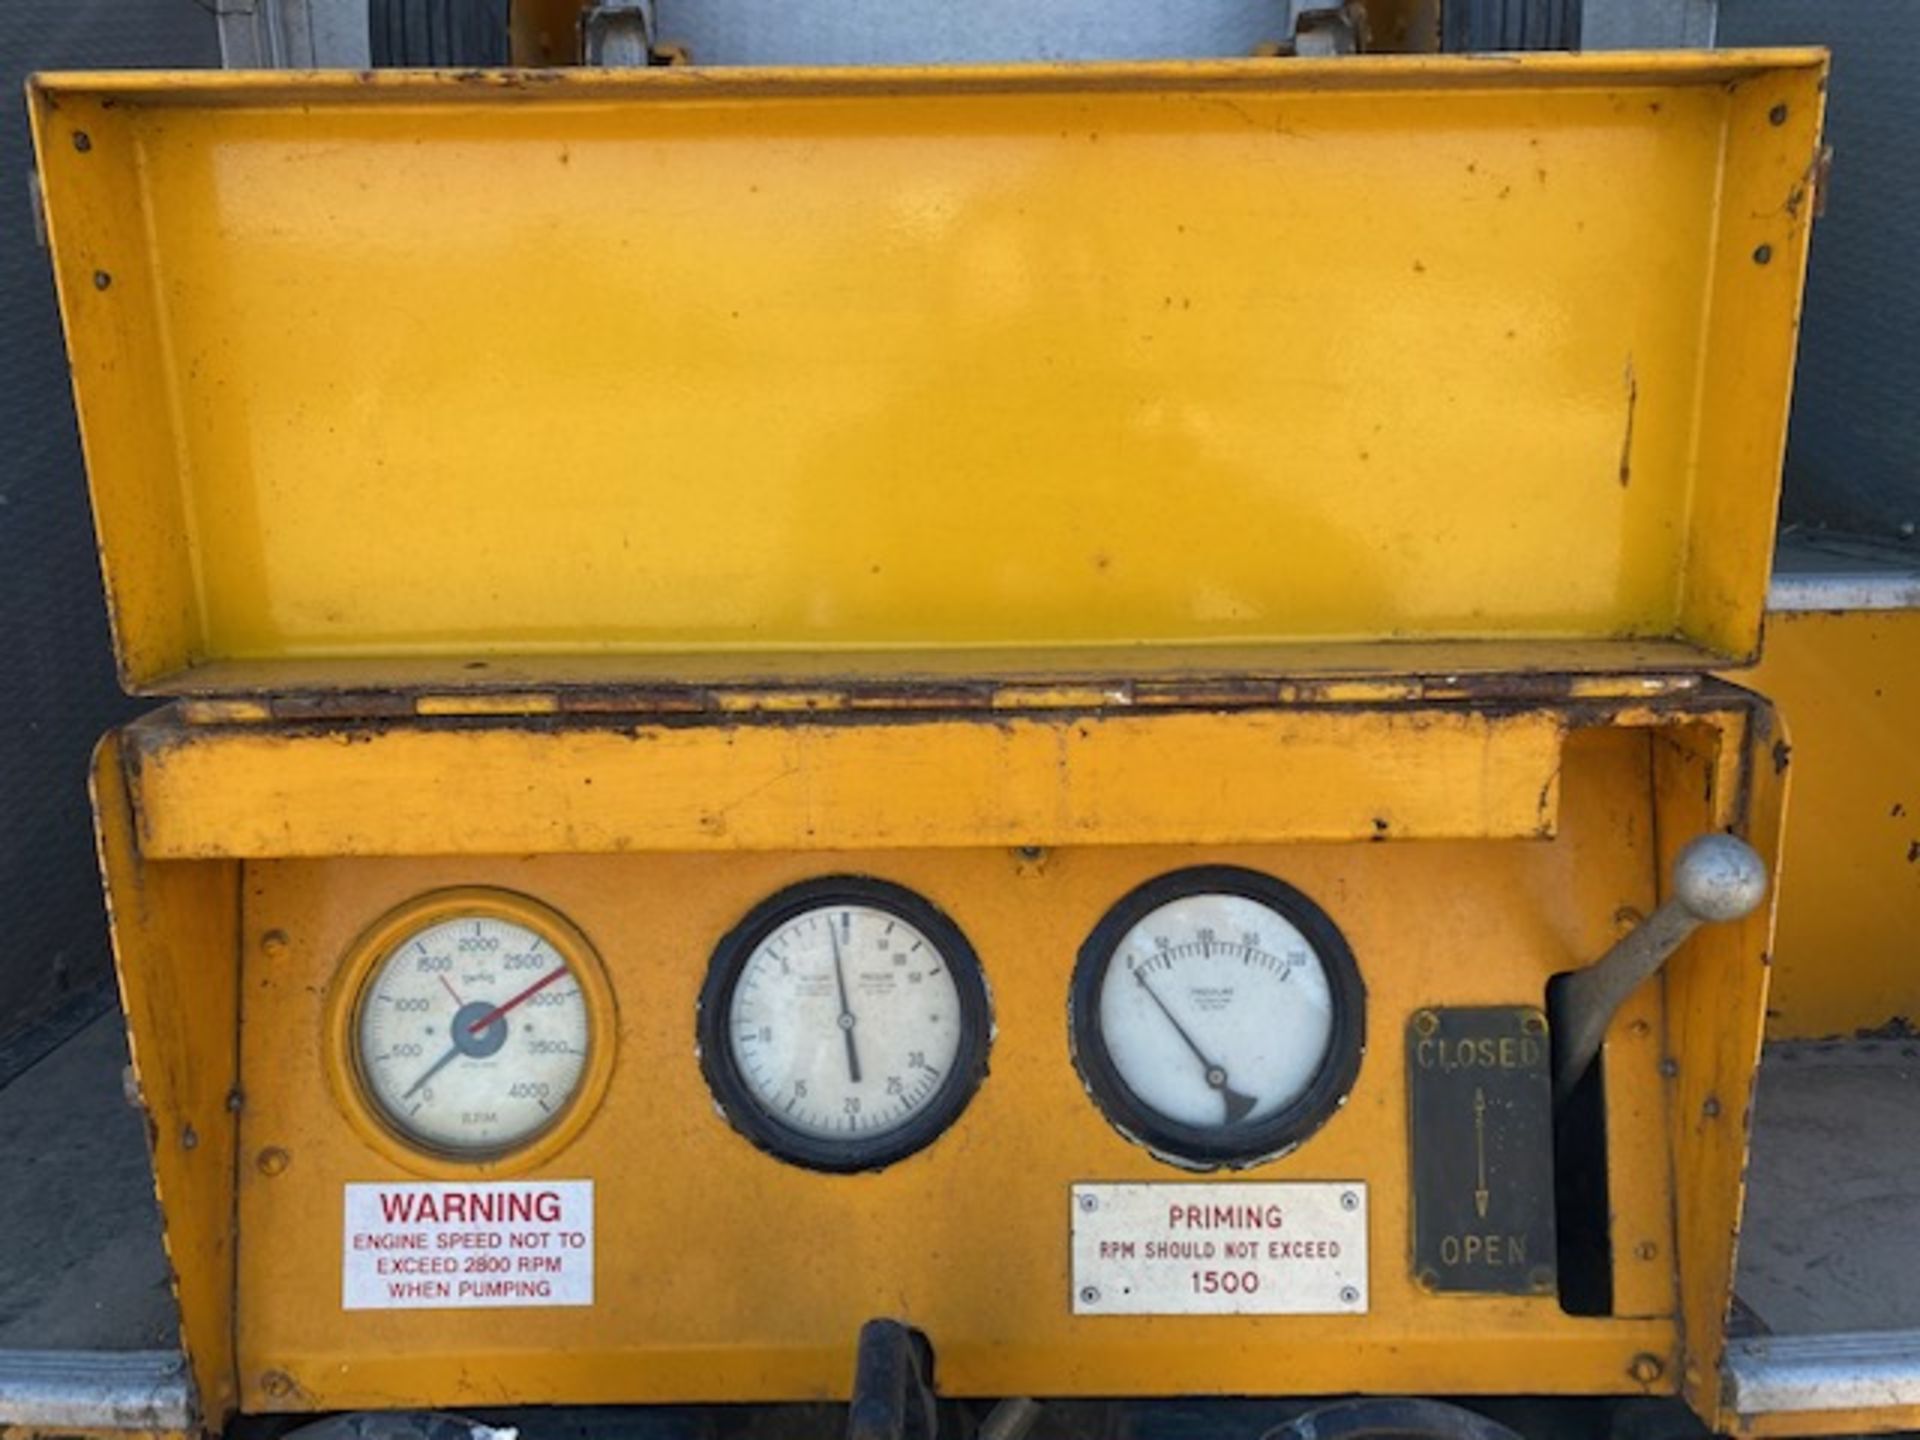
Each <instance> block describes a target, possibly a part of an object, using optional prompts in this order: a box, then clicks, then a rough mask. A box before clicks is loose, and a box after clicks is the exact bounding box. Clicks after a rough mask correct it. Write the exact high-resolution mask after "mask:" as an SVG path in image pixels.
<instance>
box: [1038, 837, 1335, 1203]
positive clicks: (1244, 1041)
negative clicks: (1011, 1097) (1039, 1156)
mask: <svg viewBox="0 0 1920 1440" xmlns="http://www.w3.org/2000/svg"><path fill="white" fill-rule="evenodd" d="M1071 1003H1072V1015H1071V1023H1072V1031H1073V1040H1074V1056H1075V1060H1076V1062H1077V1063H1078V1065H1079V1066H1080V1070H1081V1074H1082V1077H1083V1078H1084V1079H1085V1081H1086V1084H1087V1088H1088V1089H1089V1090H1090V1091H1091V1092H1092V1094H1093V1097H1094V1099H1095V1101H1096V1102H1097V1103H1098V1104H1099V1105H1100V1108H1101V1109H1102V1110H1103V1111H1104V1112H1105V1114H1106V1115H1107V1118H1108V1119H1109V1120H1111V1121H1112V1122H1113V1124H1114V1125H1115V1127H1116V1128H1118V1129H1119V1130H1120V1131H1121V1132H1122V1133H1123V1134H1125V1135H1126V1136H1128V1137H1129V1138H1130V1139H1133V1140H1136V1141H1138V1142H1140V1143H1141V1144H1144V1145H1146V1146H1147V1147H1148V1148H1149V1149H1151V1150H1153V1151H1154V1153H1156V1154H1158V1155H1160V1156H1162V1157H1163V1158H1165V1159H1168V1160H1170V1161H1172V1162H1174V1163H1176V1164H1182V1165H1186V1166H1189V1167H1196V1168H1212V1167H1215V1166H1221V1165H1234V1166H1239V1165H1250V1164H1254V1163H1257V1162H1259V1161H1261V1160H1266V1159H1271V1158H1272V1157H1274V1156H1276V1155H1278V1154H1281V1153H1283V1152H1284V1151H1286V1150H1289V1149H1291V1148H1292V1147H1293V1146H1294V1145H1297V1144H1298V1143H1299V1142H1300V1141H1301V1140H1303V1139H1305V1138H1306V1137H1307V1136H1308V1135H1310V1134H1311V1133H1312V1132H1313V1131H1314V1130H1316V1129H1318V1128H1319V1126H1320V1125H1321V1124H1322V1123H1324V1121H1325V1120H1326V1119H1327V1117H1328V1116H1329V1115H1331V1114H1332V1113H1333V1112H1334V1111H1335V1110H1337V1109H1338V1108H1339V1106H1340V1104H1341V1102H1342V1101H1343V1100H1344V1099H1345V1097H1346V1094H1347V1091H1348V1090H1349V1089H1350V1088H1351V1086H1352V1084H1353V1081H1354V1078H1355V1075H1356V1074H1357V1072H1358V1069H1359V1063H1360V1054H1361V1048H1362V1043H1363V1038H1364V1029H1365V1024H1364V1021H1365V1003H1366V999H1365V991H1364V989H1363V987H1362V985H1361V982H1360V976H1359V971H1358V970H1357V968H1356V967H1355V965H1354V962H1353V956H1352V953H1351V951H1349V949H1348V948H1347V944H1346V941H1345V940H1344V939H1343V938H1342V936H1341V934H1340V932H1339V930H1338V929H1337V928H1336V927H1335V926H1334V923H1333V921H1332V920H1330V919H1329V918H1328V917H1327V915H1326V914H1325V913H1324V912H1323V911H1322V910H1321V909H1320V908H1319V907H1318V906H1317V905H1315V904H1314V903H1313V902H1312V901H1311V900H1309V899H1307V897H1306V896H1304V895H1302V894H1301V893H1300V892H1299V891H1298V890H1295V889H1294V888H1293V887H1291V886H1289V885H1285V884H1283V883H1282V882H1280V881H1278V880H1275V879H1273V878H1272V877H1270V876H1266V875H1261V874H1258V873H1257V872H1254V871H1250V870H1241V869H1237V868H1232V867H1227V866H1211V867H1203V868H1197V869H1192V870H1183V871H1179V872H1177V873H1175V874H1172V875H1165V876H1162V877H1160V878H1159V879H1157V880H1153V881H1149V882H1148V883H1147V884H1145V885H1142V886H1141V887H1140V888H1139V889H1137V890H1135V891H1133V892H1132V893H1131V894H1129V895H1128V896H1127V897H1126V898H1125V899H1123V900H1121V901H1120V903H1119V904H1118V905H1116V906H1115V907H1114V908H1113V909H1112V910H1111V911H1109V912H1108V914H1107V915H1106V917H1105V918H1104V919H1103V920H1102V921H1101V922H1100V924H1099V926H1098V927H1096V929H1095V930H1094V932H1093V934H1092V935H1091V936H1090V937H1089V938H1088V940H1087V942H1086V944H1085V946H1083V947H1082V949H1081V952H1080V960H1079V966H1078V969H1077V970H1076V972H1075V976H1074V983H1073V991H1072V1002H1071Z"/></svg>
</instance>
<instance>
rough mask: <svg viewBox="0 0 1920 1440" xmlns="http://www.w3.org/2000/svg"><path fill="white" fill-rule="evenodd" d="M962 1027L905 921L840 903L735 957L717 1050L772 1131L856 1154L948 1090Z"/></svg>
mask: <svg viewBox="0 0 1920 1440" xmlns="http://www.w3.org/2000/svg"><path fill="white" fill-rule="evenodd" d="M967 1023H968V1020H967V1016H966V1014H965V1013H964V1011H963V1007H962V1004H961V997H960V991H959V987H958V983H957V982H956V979H955V976H954V972H953V966H952V963H951V960H950V958H949V957H948V956H947V955H945V954H943V953H942V952H941V951H940V950H939V949H938V948H936V946H935V945H934V942H933V941H932V940H931V939H930V938H929V937H928V936H927V935H926V934H925V933H924V932H923V931H922V930H920V929H919V928H918V927H916V926H915V925H914V924H913V923H912V922H911V921H909V920H907V919H905V918H903V917H902V916H900V915H897V914H894V913H892V912H890V911H888V910H885V909H881V908H878V907H877V906H873V905H867V904H861V903H855V902H852V901H848V902H845V903H828V904H823V905H819V906H816V907H814V908H811V909H806V910H802V911H800V912H799V913H798V914H795V915H793V916H792V917H791V918H788V919H786V920H784V921H783V922H782V923H779V924H778V925H777V926H776V927H775V928H773V929H772V930H771V931H769V932H768V933H767V934H766V935H765V936H764V938H762V939H760V941H759V942H758V943H757V944H755V945H754V946H753V948H752V949H751V950H750V951H749V952H748V953H747V956H746V958H745V960H744V962H743V963H742V965H741V967H740V972H739V979H738V981H737V982H736V983H735V985H734V987H733V996H732V1001H731V1003H730V1005H729V1006H728V1013H727V1045H728V1047H729V1049H730V1051H731V1059H732V1063H733V1068H734V1070H735V1072H736V1074H737V1075H738V1077H739V1079H740V1081H741V1082H742V1083H743V1084H744V1086H745V1088H746V1090H747V1092H748V1094H749V1095H750V1096H751V1097H752V1099H753V1101H754V1102H755V1103H756V1105H757V1106H758V1107H759V1108H760V1109H761V1110H762V1111H763V1112H765V1115H766V1116H767V1118H768V1119H770V1120H771V1121H772V1122H773V1124H774V1126H775V1127H777V1128H778V1129H779V1130H783V1131H786V1132H788V1133H790V1134H793V1135H797V1136H803V1137H807V1138H808V1139H811V1140H815V1141H820V1142H826V1143H829V1144H832V1143H838V1142H858V1143H859V1144H860V1145H862V1146H865V1145H866V1144H868V1143H870V1142H873V1141H877V1140H884V1139H887V1138H890V1137H893V1136H896V1135H899V1134H901V1133H903V1132H905V1131H908V1130H909V1129H911V1128H913V1127H915V1126H916V1125H918V1124H920V1123H922V1122H923V1121H924V1120H925V1119H926V1118H927V1116H928V1112H929V1110H930V1108H931V1107H932V1106H934V1104H935V1103H936V1101H937V1100H938V1099H939V1098H940V1097H942V1095H943V1094H945V1093H950V1087H947V1086H946V1081H947V1078H948V1076H949V1075H950V1074H952V1072H953V1069H954V1066H955V1063H956V1061H957V1059H958V1058H959V1056H960V1054H961V1049H962V1041H963V1032H964V1029H965V1027H966V1025H967Z"/></svg>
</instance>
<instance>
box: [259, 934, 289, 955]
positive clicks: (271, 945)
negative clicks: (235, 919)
mask: <svg viewBox="0 0 1920 1440" xmlns="http://www.w3.org/2000/svg"><path fill="white" fill-rule="evenodd" d="M260 953H261V954H262V955H265V956H266V957H267V958H268V959H269V960H278V959H279V958H280V957H281V956H282V955H284V954H286V953H287V932H286V931H284V930H269V931H267V933H266V934H264V935H262V936H261V937H260Z"/></svg>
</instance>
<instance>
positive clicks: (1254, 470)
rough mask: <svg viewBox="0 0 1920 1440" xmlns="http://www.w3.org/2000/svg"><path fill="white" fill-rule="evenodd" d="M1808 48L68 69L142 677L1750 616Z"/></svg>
mask: <svg viewBox="0 0 1920 1440" xmlns="http://www.w3.org/2000/svg"><path fill="white" fill-rule="evenodd" d="M1821 65H1822V60H1821V57H1820V55H1819V54H1818V52H1809V51H1798V52H1771V53H1767V54H1744V55H1742V54H1726V55H1719V56H1710V57H1700V56H1649V55H1641V56H1628V57H1608V58H1604V59H1596V58H1593V57H1580V56H1533V57H1525V58H1521V59H1514V58H1511V57H1507V58H1503V59H1502V60H1501V61H1499V62H1498V63H1494V62H1490V61H1484V60H1470V59H1461V58H1445V59H1435V58H1415V57H1399V58H1395V59H1348V60H1341V61H1336V62H1326V63H1322V62H1312V61H1294V62H1287V63H1276V62H1261V61H1222V62H1201V63H1193V64H1163V65H1141V66H1123V65H1115V66H1045V65H1040V66H1028V67H1014V68H1008V69H999V70H994V69H977V70H970V69H959V70H918V71H916V70H840V71H747V70H740V71H731V70H729V71H700V70H693V69H665V70H655V71H649V72H646V73H643V74H608V73H585V74H565V75H562V74H552V75H548V74H544V73H543V74H542V76H541V78H540V79H539V80H538V81H537V82H536V81H534V80H532V79H530V78H528V77H527V76H526V75H519V74H514V73H511V72H508V73H502V74H480V75H472V74H468V75H459V76H455V75H439V76H429V75H395V74H391V73H388V74H376V75H375V76H373V77H363V76H355V75H331V76H304V77H277V76H252V77H226V78H223V79H220V80H217V81H212V82H206V83H196V82H192V81H188V80H184V79H182V78H181V77H144V78H135V79H129V78H125V77H107V76H71V77H64V78H61V77H53V78H48V79H45V80H43V81H42V82H41V84H40V86H39V89H38V90H37V92H36V93H37V99H36V111H37V116H38V122H39V127H40V129H39V134H40V140H41V146H42V150H41V153H42V157H43V163H44V165H45V167H46V179H47V187H48V195H49V214H50V223H51V227H52V232H53V237H54V243H55V248H56V253H57V257H58V262H59V264H58V268H59V271H60V274H61V277H62V294H63V296H64V300H65V305H66V316H67V320H68V325H69V332H70V335H71V338H72V343H73V351H74V359H75V374H76V377H77V384H78V387H79V393H80V395H81V400H82V410H83V416H84V420H85V424H86V429H87V434H88V440H89V447H90V451H89V453H90V468H91V472H92V479H93V484H94V495H95V502H96V511H97V515H98V519H99V524H100V528H101V531H102V535H103V540H104V546H105V551H106V555H107V562H108V582H109V589H110V592H111V595H112V599H113V609H114V615H115V619H116V622H117V627H116V628H117V640H118V645H119V649H120V654H121V660H122V669H123V675H124V678H125V679H126V680H127V682H128V683H130V684H132V685H134V686H139V687H147V686H152V685H155V684H156V683H158V682H163V681H165V680H167V679H168V677H176V679H177V676H178V675H179V673H180V672H182V671H185V670H191V669H193V668H195V667H197V666H200V665H203V664H206V663H208V662H213V663H221V662H227V661H264V660H287V661H293V662H303V663H304V662H319V661H331V660H334V659H341V658H345V659H382V658H385V659H393V660H398V661H400V662H402V663H403V664H404V663H408V662H412V661H415V660H418V661H427V660H431V659H447V658H453V659H455V660H456V661H458V662H462V664H463V665H464V663H466V662H469V661H473V660H474V659H475V657H484V656H488V655H495V654H510V653H519V654H532V655H534V656H536V657H538V656H542V655H544V656H550V657H556V658H558V659H562V660H564V659H567V658H569V657H578V656H582V655H599V656H614V657H620V656H629V655H631V656H646V657H660V656H666V657H669V658H671V657H675V656H699V655H703V654H707V655H710V654H715V653H719V654H723V655H737V654H751V653H767V652H794V653H814V654H827V655H831V656H836V657H840V659H841V661H842V662H843V663H842V667H841V668H842V670H843V671H846V672H852V673H855V674H858V673H861V672H862V671H863V669H864V668H865V667H867V666H869V665H870V664H872V663H873V661H872V657H874V656H877V655H899V654H903V653H904V654H938V653H947V652H953V651H956V650H964V649H968V648H974V649H978V650H980V651H983V652H985V653H987V654H988V655H989V656H990V657H991V656H995V655H998V656H1019V655H1022V654H1030V653H1032V652H1034V651H1036V650H1041V649H1047V648H1058V647H1086V646H1093V647H1106V648H1108V649H1109V650H1111V651H1112V652H1113V653H1115V654H1117V655H1120V656H1122V657H1123V658H1122V661H1121V668H1128V667H1130V664H1131V660H1130V659H1128V658H1126V657H1132V656H1138V655H1142V654H1152V653H1156V652H1158V651H1161V650H1164V649H1167V648H1170V647H1178V646H1198V647H1219V646H1222V645H1227V644H1238V645H1242V646H1251V647H1254V648H1255V649H1258V650H1262V651H1264V652H1265V654H1266V657H1267V662H1266V664H1265V665H1264V666H1263V667H1262V668H1264V669H1265V670H1267V671H1268V672H1270V673H1272V672H1281V673H1284V672H1286V671H1287V670H1288V669H1289V668H1290V665H1289V660H1288V656H1289V654H1290V653H1292V652H1293V651H1294V649H1295V648H1296V647H1301V646H1306V645H1313V644H1319V643H1324V642H1329V641H1334V642H1366V641H1374V640H1382V639H1393V640H1397V641H1431V642H1435V643H1436V644H1441V645H1445V646H1447V647H1449V653H1448V654H1447V656H1446V663H1444V664H1443V665H1442V666H1441V668H1442V669H1443V670H1467V671H1472V670H1484V669H1487V668H1489V666H1490V664H1491V663H1493V662H1492V661H1491V659H1490V657H1489V655H1488V653H1487V649H1486V648H1483V647H1485V646H1486V642H1487V641H1489V640H1516V639H1524V640H1530V641H1554V642H1560V641H1566V642H1574V641H1583V640H1584V641H1592V642H1600V644H1599V645H1598V647H1597V648H1598V650H1599V651H1600V653H1602V654H1603V655H1604V654H1605V652H1606V650H1607V647H1608V646H1610V645H1620V646H1624V647H1625V648H1627V649H1631V648H1632V647H1633V646H1634V645H1637V644H1639V643H1641V642H1644V641H1646V640H1672V641H1677V642H1679V643H1681V644H1683V645H1685V646H1689V647H1692V648H1693V649H1694V650H1695V652H1696V653H1697V654H1698V655H1699V657H1700V659H1701V662H1702V664H1704V663H1705V660H1706V658H1707V657H1708V656H1712V657H1714V658H1716V659H1718V660H1720V661H1726V660H1730V659H1738V658H1744V657H1746V656H1749V655H1750V654H1751V653H1752V651H1753V648H1754V645H1755V643H1756V641H1757V635H1758V627H1759V619H1760V611H1761V606H1762V603H1763V599H1764V589H1765V577H1766V571H1767V565H1768V559H1769V548H1770V543H1771V539H1772V533H1771V532H1772V512H1773V506H1774V499H1775V486H1776V483H1777V478H1778V462H1779V450H1780V439H1781V435H1782V432H1783V427H1784V414H1785V405H1786V399H1787V385H1788V375H1789V368H1790V361H1791V345H1792V328H1793V316H1794V313H1795V309H1796V306H1797V303H1798V293H1799V271H1800V265H1801V260H1802V256H1803V253H1804V245H1805V239H1806V229H1807V225H1808V223H1809V219H1810V215H1809V211H1808V208H1807V206H1806V205H1805V203H1804V201H1805V183H1806V180H1805V177H1806V174H1807V172H1808V166H1809V161H1810V157H1811V156H1812V154H1813V153H1814V150H1815V148H1816V142H1817V135H1818V128H1819V108H1820V97H1819V84H1820V75H1821ZM397 142H405V143H397ZM136 155H137V156H138V157H139V160H138V163H136V162H135V158H134V157H135V156H136ZM503 175H511V176H512V177H513V186H512V198H511V200H510V201H509V200H508V199H506V198H505V197H504V196H503V192H502V190H501V186H500V179H501V177H502V176H503ZM1623 201H1630V202H1631V203H1623ZM775 236H778V237H779V238H780V243H779V244H777V245H774V244H769V243H768V242H769V240H770V239H771V238H772V237H775ZM1516 276H1520V277H1525V283H1523V284H1516V283H1515V277H1516ZM1490 296H1495V297H1499V298H1497V299H1496V300H1493V301H1490V300H1489V297H1490ZM1409 364H1413V365H1417V367H1418V373H1419V375H1420V376H1422V377H1423V379H1422V381H1421V382H1420V383H1413V384H1409V383H1405V376H1406V375H1407V373H1408V370H1407V367H1408V366H1409ZM130 381H133V382H137V383H129V382H130ZM1198 556H1204V557H1205V559H1204V562H1200V561H1197V560H1196V558H1195V557H1198ZM1281 562H1284V563H1281ZM987 663H988V664H989V665H992V664H994V663H996V662H995V661H993V660H992V659H991V658H990V659H989V661H988V662H987ZM1294 663H1296V664H1297V663H1299V662H1297V661H1296V662H1294ZM1596 668H1601V669H1607V668H1612V669H1618V668H1621V667H1620V664H1619V663H1618V659H1617V656H1616V659H1615V661H1614V663H1611V664H1609V663H1607V662H1606V661H1604V660H1603V661H1602V662H1601V663H1600V664H1599V665H1598V666H1597V667H1596ZM294 683H295V685H296V688H297V685H298V682H297V681H295V682H294Z"/></svg>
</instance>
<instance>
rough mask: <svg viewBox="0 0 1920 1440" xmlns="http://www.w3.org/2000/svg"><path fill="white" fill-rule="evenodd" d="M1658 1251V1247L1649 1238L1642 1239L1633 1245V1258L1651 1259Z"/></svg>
mask: <svg viewBox="0 0 1920 1440" xmlns="http://www.w3.org/2000/svg"><path fill="white" fill-rule="evenodd" d="M1659 1253H1660V1247H1659V1246H1658V1245H1656V1244H1654V1243H1653V1241H1651V1240H1642V1241H1641V1242H1640V1243H1639V1244H1638V1245H1636V1246H1634V1247H1633V1258H1634V1259H1636V1260H1651V1259H1653V1258H1654V1256H1656V1255H1658V1254H1659Z"/></svg>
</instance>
